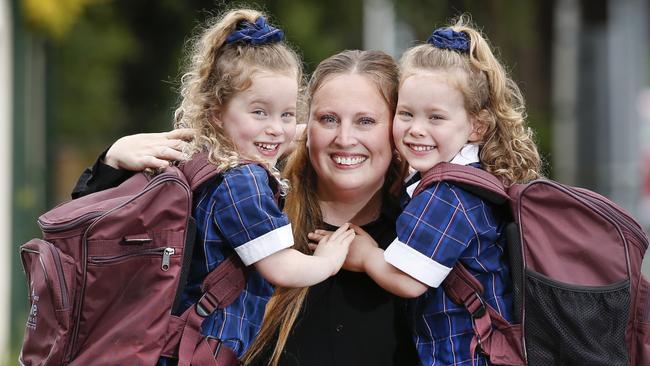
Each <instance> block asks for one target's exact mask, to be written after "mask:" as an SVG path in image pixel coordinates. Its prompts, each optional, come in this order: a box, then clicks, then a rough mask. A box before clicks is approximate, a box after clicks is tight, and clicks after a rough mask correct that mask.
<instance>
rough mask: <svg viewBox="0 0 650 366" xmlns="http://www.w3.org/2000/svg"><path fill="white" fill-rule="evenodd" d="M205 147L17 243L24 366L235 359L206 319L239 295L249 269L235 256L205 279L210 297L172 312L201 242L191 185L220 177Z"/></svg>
mask: <svg viewBox="0 0 650 366" xmlns="http://www.w3.org/2000/svg"><path fill="white" fill-rule="evenodd" d="M218 173H219V172H218V171H217V169H216V167H215V166H213V165H211V164H209V163H208V162H207V160H206V158H205V154H199V155H197V156H196V157H195V158H194V159H193V160H191V161H189V162H187V163H186V164H184V165H183V166H181V168H180V169H179V168H177V167H170V168H168V169H167V170H165V172H163V173H162V174H159V175H156V176H153V177H152V176H150V175H147V174H145V173H139V174H136V175H134V176H133V177H131V178H130V179H128V180H127V181H125V182H124V183H122V184H121V185H119V186H118V187H115V188H112V189H108V190H105V191H101V192H97V193H94V194H91V195H88V196H85V197H82V198H79V199H76V200H73V201H70V202H67V203H63V204H61V205H59V206H57V207H56V208H54V209H52V210H50V211H49V212H47V213H45V214H44V215H42V216H41V217H40V218H39V220H38V223H39V225H40V227H41V229H42V231H43V239H33V240H31V241H30V242H28V243H26V244H24V245H23V246H22V247H21V248H20V254H21V258H22V262H23V268H24V271H25V274H26V276H27V282H28V290H29V302H30V304H31V309H30V312H29V315H28V319H27V326H26V329H25V337H24V341H23V347H22V352H21V355H20V362H21V364H24V365H57V366H58V365H154V364H156V362H157V361H158V359H159V358H160V357H161V356H167V357H174V358H179V365H181V366H187V365H190V363H192V364H194V365H220V366H221V365H235V364H238V363H239V361H238V360H237V357H236V356H235V354H234V353H233V352H232V351H231V350H230V349H228V348H227V347H225V346H224V347H221V344H220V343H219V340H218V339H213V338H211V337H208V338H205V337H202V336H201V334H200V325H201V322H202V321H203V318H204V317H206V316H207V315H209V314H210V313H211V312H212V311H214V310H215V309H216V308H220V307H225V306H227V305H229V304H230V303H231V302H232V301H234V300H235V299H236V298H237V297H238V296H239V294H240V292H241V290H242V289H243V287H244V285H245V272H244V266H243V264H242V263H241V261H240V260H239V258H238V257H237V256H230V257H229V258H228V259H227V260H226V261H224V262H223V263H222V264H221V265H219V266H218V267H217V268H216V269H215V270H213V271H212V272H211V273H210V274H208V276H207V277H206V278H205V279H204V281H203V284H202V290H203V296H202V297H201V299H200V300H199V301H198V303H197V304H195V305H193V306H192V307H190V308H189V309H187V310H186V311H185V312H183V313H182V314H175V315H173V314H172V309H176V308H177V307H178V305H179V300H180V295H181V293H182V291H183V288H184V286H185V282H186V279H187V273H188V271H189V265H190V262H191V256H192V248H193V244H194V235H195V226H194V220H193V218H192V217H191V214H192V192H193V191H194V190H195V189H196V188H198V187H199V186H200V185H201V184H202V183H205V182H207V181H208V180H211V179H213V178H214V179H218V178H217V175H218Z"/></svg>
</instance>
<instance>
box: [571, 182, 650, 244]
mask: <svg viewBox="0 0 650 366" xmlns="http://www.w3.org/2000/svg"><path fill="white" fill-rule="evenodd" d="M573 191H575V192H576V193H578V194H580V195H582V196H583V197H584V198H585V199H587V200H588V201H590V202H593V203H594V204H595V205H597V206H598V207H599V208H600V209H601V210H604V211H607V212H608V213H609V214H610V216H611V217H612V218H613V219H614V220H615V221H616V222H618V223H619V224H620V225H621V226H623V227H625V228H626V229H629V231H631V232H632V234H634V235H635V236H636V237H637V239H639V242H640V243H645V245H646V247H645V248H639V249H641V250H642V251H644V252H645V250H646V249H648V248H647V247H648V240H647V236H646V235H645V233H643V231H642V230H641V229H640V228H639V227H638V226H637V225H634V219H633V218H632V217H630V215H628V214H627V213H626V212H625V211H623V210H621V209H619V208H617V207H615V206H609V205H607V202H606V201H604V200H603V199H602V198H600V197H598V196H593V195H591V194H589V193H588V192H586V191H584V190H582V189H581V188H574V189H573Z"/></svg>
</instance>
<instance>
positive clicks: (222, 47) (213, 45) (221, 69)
mask: <svg viewBox="0 0 650 366" xmlns="http://www.w3.org/2000/svg"><path fill="white" fill-rule="evenodd" d="M260 17H265V18H267V17H266V16H265V14H263V13H262V12H259V11H257V10H251V9H237V10H231V11H228V12H226V13H224V14H223V15H222V16H221V17H218V18H215V19H213V20H212V21H211V22H210V23H209V24H208V26H207V27H206V28H205V29H203V31H202V32H201V33H200V34H199V35H198V36H197V37H195V38H194V39H193V40H191V43H190V45H191V47H190V50H189V58H188V60H187V63H188V66H187V71H186V72H185V73H184V74H183V76H182V77H181V93H180V96H181V101H180V105H179V107H178V108H177V109H176V112H175V116H174V117H175V118H174V120H175V123H174V127H175V128H194V129H195V130H196V133H195V137H194V140H193V141H192V142H190V143H189V147H188V150H187V151H186V153H187V155H188V156H191V155H193V154H195V153H198V152H201V151H207V152H208V154H209V155H208V160H209V161H210V162H211V163H213V164H215V165H217V166H218V167H219V168H220V169H222V170H223V169H227V168H232V167H234V166H236V165H238V164H240V163H241V160H242V157H241V156H240V155H239V153H238V152H237V151H236V147H235V145H234V144H233V142H232V141H231V139H230V138H229V137H228V136H227V135H226V134H225V133H224V130H223V128H222V127H220V126H218V125H217V124H216V123H214V122H215V120H216V119H217V118H218V117H219V116H220V113H221V112H222V111H223V109H224V107H225V106H226V105H227V104H228V102H229V101H230V99H231V98H232V97H233V96H234V95H236V94H237V93H239V92H241V91H244V90H246V89H247V88H248V87H250V86H251V84H252V79H251V78H252V75H254V73H255V72H257V71H271V72H278V73H285V74H287V75H291V76H294V75H295V76H296V83H298V86H299V87H300V86H301V84H302V62H301V60H300V57H299V56H298V55H297V54H296V52H295V51H294V50H293V49H291V47H289V46H288V45H287V44H286V43H285V42H274V43H265V44H260V45H252V44H247V43H243V42H234V43H226V38H227V37H228V36H229V35H230V34H231V33H232V32H233V31H235V30H236V29H237V26H238V25H240V24H241V23H242V22H249V23H255V21H256V20H257V19H258V18H260ZM225 123H228V122H227V121H226V122H225ZM246 158H247V159H251V158H254V157H250V156H247V157H246ZM268 168H269V169H270V170H271V171H274V169H273V167H272V166H268ZM275 173H276V176H277V177H279V174H277V172H275Z"/></svg>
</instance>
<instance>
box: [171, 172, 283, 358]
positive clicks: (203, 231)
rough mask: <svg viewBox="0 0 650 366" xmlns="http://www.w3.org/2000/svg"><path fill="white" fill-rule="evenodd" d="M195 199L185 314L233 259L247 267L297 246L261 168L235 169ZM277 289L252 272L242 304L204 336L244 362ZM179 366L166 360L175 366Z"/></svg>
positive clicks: (209, 325)
mask: <svg viewBox="0 0 650 366" xmlns="http://www.w3.org/2000/svg"><path fill="white" fill-rule="evenodd" d="M219 178H220V180H219V179H218V178H217V180H215V181H214V182H213V183H211V184H206V186H205V187H204V188H202V189H201V190H200V191H199V192H197V194H196V195H195V199H194V200H195V202H194V218H195V219H196V226H197V241H196V244H195V246H194V253H193V255H192V264H191V266H190V274H189V279H188V285H187V287H186V290H185V292H184V293H183V295H182V300H181V301H182V304H181V309H179V310H180V311H181V312H182V311H184V310H185V309H187V308H188V307H190V306H191V305H192V304H193V303H194V302H196V301H197V300H198V299H199V297H200V295H201V282H202V281H203V279H204V278H205V276H206V275H207V274H208V273H209V272H210V271H212V270H213V269H215V268H216V267H217V266H218V265H219V264H220V263H221V262H222V261H223V260H224V259H226V258H227V257H228V256H229V255H232V254H235V255H238V256H239V257H240V258H241V260H242V262H243V263H244V264H245V265H246V266H250V265H252V264H253V263H255V262H257V261H259V260H261V259H264V258H265V257H267V256H269V255H271V254H273V253H276V252H278V251H280V250H282V249H285V248H288V247H290V246H292V245H293V234H292V231H291V224H290V223H289V219H288V218H287V216H286V215H285V214H284V213H283V212H282V210H281V209H280V207H278V205H277V204H276V201H275V200H274V192H273V191H272V189H271V187H270V185H269V179H274V178H273V177H269V175H268V173H267V171H266V170H265V169H264V168H262V167H261V166H259V165H256V164H245V165H240V166H237V167H235V168H232V169H229V170H227V171H225V172H224V173H222V174H221V175H220V176H219ZM272 294H273V286H272V285H271V284H270V283H269V282H268V281H266V280H265V279H264V278H263V277H262V276H261V275H260V274H259V272H257V271H255V270H254V269H252V268H251V269H250V270H249V271H248V275H247V281H246V286H245V288H244V290H243V291H242V293H241V295H240V296H239V298H237V299H236V300H235V301H234V302H233V303H232V304H231V305H229V306H227V307H226V308H225V309H218V310H216V311H215V312H213V313H212V314H211V315H210V316H208V317H206V318H205V320H204V321H203V324H202V326H201V332H202V334H203V335H210V336H214V337H217V338H219V339H221V341H222V342H223V344H224V345H225V346H228V347H229V348H231V349H232V350H233V351H234V352H235V354H236V355H237V357H239V358H241V357H242V355H243V354H244V352H245V351H246V350H247V349H248V347H249V346H250V344H251V343H252V341H253V340H254V339H255V336H256V335H257V333H258V332H259V330H260V326H261V324H262V318H263V315H264V309H265V307H266V304H267V303H268V301H269V299H270V297H271V295H272ZM175 361H176V360H173V361H172V360H162V359H161V362H160V364H162V365H169V364H173V363H175Z"/></svg>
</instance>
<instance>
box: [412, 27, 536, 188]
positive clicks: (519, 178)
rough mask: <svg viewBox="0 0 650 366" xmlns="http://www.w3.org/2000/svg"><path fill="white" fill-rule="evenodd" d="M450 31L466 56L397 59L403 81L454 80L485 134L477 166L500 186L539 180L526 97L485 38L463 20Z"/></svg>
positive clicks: (420, 54) (433, 50)
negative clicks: (462, 37)
mask: <svg viewBox="0 0 650 366" xmlns="http://www.w3.org/2000/svg"><path fill="white" fill-rule="evenodd" d="M450 28H451V29H452V30H453V31H455V32H463V33H465V34H466V35H467V36H469V39H470V49H469V52H467V53H461V52H458V51H454V50H448V49H442V48H437V47H435V46H433V45H431V44H422V45H418V46H414V47H412V48H410V49H408V50H407V51H406V52H405V53H404V55H402V58H401V59H400V72H401V79H402V80H404V78H406V77H407V76H409V75H411V74H412V73H414V72H417V71H418V70H442V71H444V72H447V73H448V74H449V75H450V76H458V78H457V79H458V80H456V81H457V83H456V84H457V85H455V86H457V87H458V89H459V90H460V92H461V93H462V94H463V97H464V99H465V109H466V110H467V112H468V113H469V115H471V116H473V117H474V118H475V119H476V120H477V121H478V122H479V125H480V126H482V128H483V129H484V131H483V132H484V133H483V138H482V141H480V145H481V152H480V161H481V164H482V166H483V168H484V169H485V170H487V171H488V172H490V173H492V174H494V175H496V176H497V177H499V178H500V179H501V180H502V181H503V182H504V184H506V185H510V184H513V183H524V182H528V181H530V180H533V179H536V178H539V177H540V176H541V164H542V163H541V159H540V156H539V153H538V151H537V146H536V145H535V142H534V140H533V131H532V130H531V129H530V128H529V127H527V126H526V122H525V118H526V108H525V105H524V97H523V95H522V94H521V91H520V90H519V87H518V86H517V84H516V83H515V82H514V81H513V80H512V79H511V78H510V77H509V76H508V74H507V72H506V70H505V69H504V67H503V65H502V64H501V63H500V62H499V60H498V59H497V58H496V57H495V55H494V54H493V53H492V49H491V48H490V45H489V44H488V42H487V40H486V39H485V37H483V36H482V35H481V32H479V31H478V30H477V29H476V28H475V27H473V26H472V25H471V22H470V20H469V17H468V16H465V15H463V16H461V17H460V18H459V19H458V21H457V22H455V24H453V25H451V26H450Z"/></svg>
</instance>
